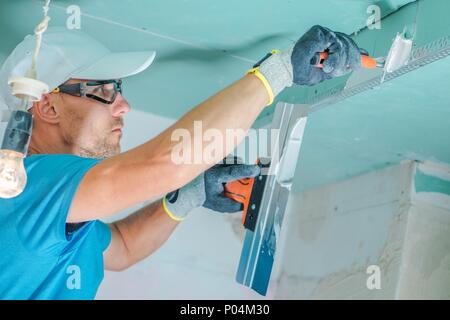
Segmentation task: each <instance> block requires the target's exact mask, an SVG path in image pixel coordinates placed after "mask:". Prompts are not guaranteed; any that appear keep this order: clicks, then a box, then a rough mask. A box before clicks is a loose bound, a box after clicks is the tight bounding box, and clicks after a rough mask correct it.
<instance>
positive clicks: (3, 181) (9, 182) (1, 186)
mask: <svg viewBox="0 0 450 320" xmlns="http://www.w3.org/2000/svg"><path fill="white" fill-rule="evenodd" d="M23 157H24V155H23V154H21V153H19V152H17V151H12V150H0V198H5V199H7V198H13V197H16V196H18V195H19V194H21V193H22V191H23V189H25V185H26V184H27V174H26V171H25V167H24V165H23Z"/></svg>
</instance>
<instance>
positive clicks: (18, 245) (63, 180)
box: [0, 154, 111, 299]
mask: <svg viewBox="0 0 450 320" xmlns="http://www.w3.org/2000/svg"><path fill="white" fill-rule="evenodd" d="M98 162H99V160H95V159H88V158H81V157H78V156H74V155H68V154H53V155H32V156H30V157H27V158H25V161H24V164H25V168H26V171H27V175H28V182H27V186H26V188H25V190H24V191H23V193H22V194H20V195H19V196H17V197H15V198H11V199H1V198H0V299H93V298H94V297H95V294H96V292H97V289H98V287H99V285H100V283H101V281H102V279H103V251H104V250H105V249H106V248H107V247H108V245H109V243H110V241H111V230H110V229H109V227H108V225H106V224H104V223H103V222H101V221H98V220H96V221H89V222H86V223H85V224H83V225H82V226H81V227H80V228H78V229H76V231H73V232H69V230H68V229H67V225H66V218H67V215H68V213H69V209H70V205H71V202H72V199H73V197H74V195H75V192H76V190H77V188H78V186H79V184H80V182H81V180H82V178H83V176H84V175H85V174H86V173H87V171H88V170H89V169H90V168H91V167H93V166H94V165H95V164H97V163H98ZM69 229H70V228H69Z"/></svg>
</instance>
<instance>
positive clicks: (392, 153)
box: [0, 0, 450, 189]
mask: <svg viewBox="0 0 450 320" xmlns="http://www.w3.org/2000/svg"><path fill="white" fill-rule="evenodd" d="M425 1H426V0H425ZM409 2H411V1H410V0H395V1H394V0H391V1H389V0H385V1H356V0H325V1H320V2H319V1H309V0H297V1H279V0H270V1H269V0H265V1H261V0H259V1H237V0H229V1H221V2H218V1H208V0H197V1H188V0H184V1H181V0H179V1H175V0H165V1H149V0H133V1H131V0H128V1H124V0H121V1H119V0H114V1H112V0H108V1H88V0H81V1H76V2H75V1H63V0H53V1H52V6H51V9H50V15H51V16H52V20H51V24H52V25H65V23H66V20H67V17H68V16H69V15H68V14H67V13H66V7H67V6H69V5H72V4H77V5H78V6H79V7H80V8H81V11H82V19H81V29H82V30H83V31H85V32H87V33H89V34H92V35H94V36H95V37H97V38H98V39H99V40H101V41H103V42H104V43H105V44H106V45H108V46H109V47H110V48H112V49H114V50H156V51H157V53H158V55H157V59H156V61H155V63H154V64H153V65H152V66H151V68H150V69H148V70H147V71H145V72H144V73H142V74H139V75H137V76H135V77H132V78H130V79H127V80H126V82H125V96H126V98H127V99H128V100H129V101H130V103H131V105H132V107H133V108H136V109H139V110H142V111H145V112H148V113H151V114H156V115H160V116H164V117H167V118H172V119H176V118H178V117H180V116H181V115H182V114H183V113H184V112H186V111H187V110H189V109H190V108H192V107H193V106H195V105H196V104H198V103H199V102H201V101H202V100H203V99H205V98H207V97H208V96H210V95H211V94H213V93H215V92H216V91H218V90H219V89H221V88H223V87H224V86H226V85H228V84H230V83H232V82H233V81H234V80H236V79H237V78H238V77H240V76H241V75H242V74H243V73H244V72H245V71H246V70H247V69H248V68H249V67H250V66H251V65H252V64H253V63H254V62H256V61H257V60H259V58H260V57H262V56H264V55H265V53H266V52H268V51H270V50H271V49H273V48H284V47H287V46H289V45H290V44H292V43H293V42H294V41H295V40H296V39H297V38H298V37H299V36H300V35H301V34H303V33H304V32H305V31H306V30H307V29H308V28H309V27H311V26H312V25H314V24H322V25H326V26H328V27H330V28H332V29H335V30H340V31H343V32H346V33H352V32H355V31H357V30H360V29H362V28H364V26H365V24H366V20H367V19H368V17H369V16H370V13H368V12H367V9H368V6H369V5H370V4H377V5H379V6H380V8H381V12H382V14H383V16H386V15H389V14H391V13H393V12H395V11H396V10H398V9H399V8H401V7H402V6H403V5H405V4H407V3H409ZM431 2H433V1H431ZM436 3H443V2H442V1H440V0H439V1H436ZM40 4H41V2H40V1H32V0H17V1H6V0H0V38H1V39H2V43H1V44H0V61H2V60H3V59H4V58H5V56H6V55H7V54H8V52H9V51H10V50H12V48H13V47H14V46H15V44H16V43H17V42H18V41H20V39H21V38H23V36H24V35H25V34H27V33H30V31H31V30H32V29H33V28H34V26H35V24H36V22H37V21H39V20H40V17H41V11H40V7H39V6H40ZM447 27H448V25H447ZM399 31H401V30H399ZM448 34H450V32H449V33H448ZM369 49H370V48H369ZM449 67H450V61H449V59H448V58H446V59H443V60H440V61H438V62H435V63H434V64H432V65H429V66H426V67H424V68H422V69H420V70H416V71H414V72H412V73H410V74H407V75H405V76H403V77H401V78H398V79H395V80H393V81H391V82H389V83H386V84H384V85H383V86H382V87H380V88H379V89H377V90H372V91H370V92H365V93H363V94H360V95H358V96H355V97H353V98H350V99H348V100H346V101H343V102H340V103H338V104H336V105H334V106H333V107H330V108H327V109H323V110H321V111H319V112H317V113H314V114H312V115H311V116H310V119H309V122H308V127H307V130H306V133H305V143H304V145H303V149H302V156H301V158H300V160H301V161H300V164H301V166H299V170H298V172H297V174H298V175H297V176H298V179H297V184H296V186H295V187H296V188H297V189H304V188H309V187H314V186H318V185H321V184H324V183H327V182H331V181H335V180H339V179H342V178H345V177H347V176H352V175H355V174H358V173H362V172H365V171H369V170H373V169H375V168H379V167H382V166H385V165H388V164H390V163H397V162H399V161H401V160H403V159H420V160H435V161H439V162H447V163H450V151H449V148H448V145H449V143H448V141H450V129H449V127H450V126H449V123H450V121H449V120H448V119H450V93H449V91H450V90H448V88H449V87H450V86H449V85H450V80H449V77H448V76H449V70H450V68H449ZM297 92H300V91H297ZM298 96H301V93H299V94H298ZM295 99H297V94H294V95H293V96H291V102H295ZM293 100H294V101H293ZM270 112H271V111H270V109H267V113H270ZM143 130H145V128H143Z"/></svg>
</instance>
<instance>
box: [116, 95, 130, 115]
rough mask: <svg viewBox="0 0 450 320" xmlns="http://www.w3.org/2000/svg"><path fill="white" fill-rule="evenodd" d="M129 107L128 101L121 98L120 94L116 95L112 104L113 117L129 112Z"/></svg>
mask: <svg viewBox="0 0 450 320" xmlns="http://www.w3.org/2000/svg"><path fill="white" fill-rule="evenodd" d="M130 110H131V107H130V105H129V104H128V101H127V100H125V99H124V98H123V97H122V94H121V93H118V94H117V97H116V100H115V101H114V103H113V104H112V115H113V116H114V117H121V116H123V115H125V114H127V113H128V112H130Z"/></svg>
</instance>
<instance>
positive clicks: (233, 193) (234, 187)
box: [224, 178, 255, 224]
mask: <svg viewBox="0 0 450 320" xmlns="http://www.w3.org/2000/svg"><path fill="white" fill-rule="evenodd" d="M254 182H255V178H243V179H239V180H235V181H231V182H228V183H226V184H225V187H224V189H225V190H224V194H225V196H226V197H228V198H230V199H233V200H235V201H237V202H240V203H242V204H243V205H244V213H243V214H242V224H244V221H245V216H246V214H247V209H248V204H249V202H250V196H251V194H252V189H253V183H254Z"/></svg>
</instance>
